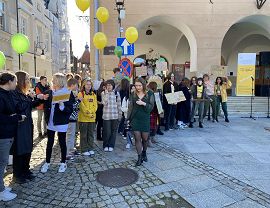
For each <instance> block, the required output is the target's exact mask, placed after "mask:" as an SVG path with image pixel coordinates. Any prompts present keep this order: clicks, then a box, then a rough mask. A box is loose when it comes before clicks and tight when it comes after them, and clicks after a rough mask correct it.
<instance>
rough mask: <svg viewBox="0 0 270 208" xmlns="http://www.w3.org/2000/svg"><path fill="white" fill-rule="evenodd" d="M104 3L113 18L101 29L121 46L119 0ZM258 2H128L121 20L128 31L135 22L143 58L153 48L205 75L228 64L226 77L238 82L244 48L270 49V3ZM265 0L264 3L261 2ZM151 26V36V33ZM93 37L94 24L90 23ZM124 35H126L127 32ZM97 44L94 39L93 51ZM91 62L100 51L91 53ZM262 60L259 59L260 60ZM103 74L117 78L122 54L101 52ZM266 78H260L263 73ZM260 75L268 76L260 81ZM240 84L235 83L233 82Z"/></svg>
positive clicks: (191, 71)
mask: <svg viewBox="0 0 270 208" xmlns="http://www.w3.org/2000/svg"><path fill="white" fill-rule="evenodd" d="M98 2H99V6H104V7H106V8H108V9H109V12H110V19H109V21H108V22H107V23H106V24H104V25H100V27H99V28H100V31H102V32H104V33H105V34H106V35H107V37H108V46H114V45H115V44H116V38H117V37H118V36H119V35H118V34H119V26H118V13H117V11H116V10H115V7H116V6H115V1H107V0H99V1H98ZM256 2H257V1H256V0H241V1H221V0H213V1H205V0H197V1H192V0H191V1H185V0H174V1H170V0H155V1H138V0H129V1H125V10H126V17H125V19H124V20H123V21H122V24H123V28H124V30H125V29H126V28H128V27H130V26H135V27H136V28H137V29H138V31H139V39H138V41H137V42H136V43H135V55H134V56H132V57H130V59H131V60H135V59H136V57H143V55H145V54H147V53H148V51H149V48H152V49H153V50H154V51H156V52H158V53H159V54H160V55H162V56H163V57H164V58H166V60H167V61H168V64H169V67H168V68H169V70H172V67H173V65H175V64H176V65H178V64H185V63H188V64H187V67H186V69H185V76H187V77H190V76H192V75H197V76H202V75H203V74H204V73H205V72H209V71H210V69H211V67H212V66H216V65H219V66H220V65H224V66H227V75H228V76H230V78H231V79H232V80H233V82H234V83H235V78H236V75H237V55H238V53H240V52H254V53H257V54H258V60H260V52H264V51H270V16H269V15H270V1H269V0H267V1H266V2H265V4H264V5H263V6H262V7H261V8H260V9H258V7H257V5H256ZM259 2H260V1H259ZM90 15H91V18H90V19H91V21H92V22H91V25H94V9H93V7H91V11H90ZM149 30H151V32H152V35H149V33H148V34H146V32H147V31H148V32H149ZM90 32H91V38H92V37H93V35H94V28H93V27H91V31H90ZM123 35H124V34H123ZM94 49H95V48H94V46H93V43H91V51H93V50H94ZM91 54H92V55H91V63H95V55H94V53H91ZM258 62H259V61H258ZM99 65H100V68H101V77H104V78H109V77H111V76H112V68H113V67H115V66H117V65H118V58H117V57H115V56H113V55H103V53H102V52H100V60H99ZM259 65H260V63H258V68H257V71H256V75H257V76H256V79H257V82H258V83H259V82H263V83H264V82H265V79H266V78H267V77H270V66H269V68H267V67H266V68H264V69H262V68H263V67H260V66H259ZM259 75H260V76H263V77H261V78H259V77H260V76H259ZM259 79H263V80H260V81H259ZM234 86H235V85H234Z"/></svg>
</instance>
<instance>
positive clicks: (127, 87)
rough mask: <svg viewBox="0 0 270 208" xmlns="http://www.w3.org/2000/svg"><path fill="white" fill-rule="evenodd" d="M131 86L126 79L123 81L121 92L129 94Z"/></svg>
mask: <svg viewBox="0 0 270 208" xmlns="http://www.w3.org/2000/svg"><path fill="white" fill-rule="evenodd" d="M129 85H130V82H129V81H128V80H127V79H125V78H124V79H122V80H121V83H120V90H122V91H125V92H129Z"/></svg>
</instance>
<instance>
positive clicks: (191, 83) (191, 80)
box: [190, 76, 197, 86]
mask: <svg viewBox="0 0 270 208" xmlns="http://www.w3.org/2000/svg"><path fill="white" fill-rule="evenodd" d="M193 79H195V82H196V83H197V77H196V76H194V77H191V79H190V86H192V85H193Z"/></svg>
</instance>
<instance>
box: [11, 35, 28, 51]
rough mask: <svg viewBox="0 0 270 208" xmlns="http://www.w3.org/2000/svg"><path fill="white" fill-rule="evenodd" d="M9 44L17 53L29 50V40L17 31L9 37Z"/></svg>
mask: <svg viewBox="0 0 270 208" xmlns="http://www.w3.org/2000/svg"><path fill="white" fill-rule="evenodd" d="M11 46H12V48H13V50H14V51H16V52H17V53H18V54H21V55H22V54H24V53H26V52H27V51H28V50H29V47H30V42H29V39H28V37H27V36H26V35H24V34H21V33H17V34H14V35H13V36H12V37H11Z"/></svg>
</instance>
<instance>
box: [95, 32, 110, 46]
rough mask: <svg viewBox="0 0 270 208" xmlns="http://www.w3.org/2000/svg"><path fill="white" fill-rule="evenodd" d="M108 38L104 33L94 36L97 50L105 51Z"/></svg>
mask: <svg viewBox="0 0 270 208" xmlns="http://www.w3.org/2000/svg"><path fill="white" fill-rule="evenodd" d="M107 42H108V40H107V37H106V35H105V34H104V33H102V32H98V33H96V34H95V35H94V38H93V43H94V45H95V47H96V48H97V49H103V48H105V46H106V45H107Z"/></svg>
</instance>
